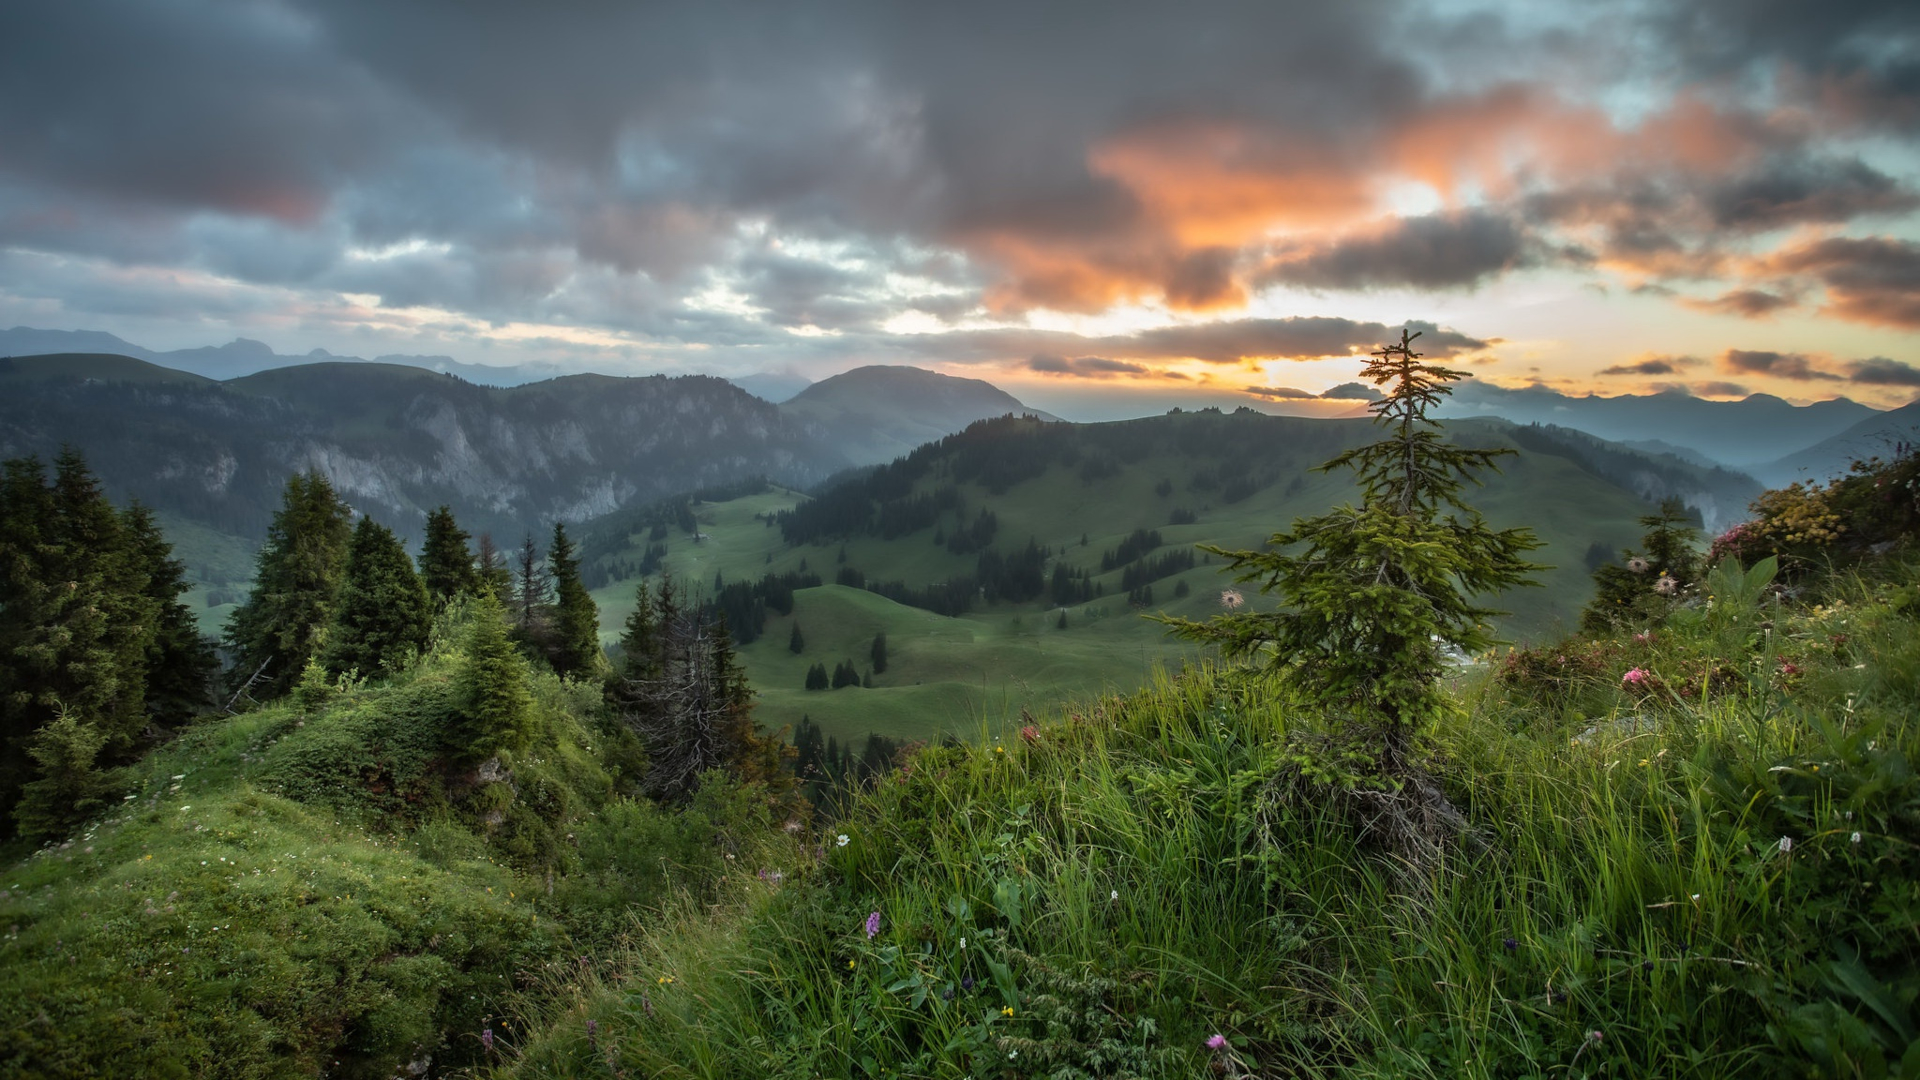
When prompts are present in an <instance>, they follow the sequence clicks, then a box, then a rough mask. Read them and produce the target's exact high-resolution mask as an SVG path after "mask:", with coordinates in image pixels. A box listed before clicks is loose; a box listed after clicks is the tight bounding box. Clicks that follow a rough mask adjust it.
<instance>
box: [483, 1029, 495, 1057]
mask: <svg viewBox="0 0 1920 1080" xmlns="http://www.w3.org/2000/svg"><path fill="white" fill-rule="evenodd" d="M480 1045H481V1046H483V1047H486V1050H487V1053H489V1054H491V1053H493V1029H492V1028H490V1027H483V1028H481V1029H480Z"/></svg>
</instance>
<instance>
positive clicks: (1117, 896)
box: [1107, 889, 1120, 900]
mask: <svg viewBox="0 0 1920 1080" xmlns="http://www.w3.org/2000/svg"><path fill="white" fill-rule="evenodd" d="M1107 899H1109V900H1118V899H1120V890H1119V889H1115V890H1113V891H1112V892H1110V893H1108V894H1107Z"/></svg>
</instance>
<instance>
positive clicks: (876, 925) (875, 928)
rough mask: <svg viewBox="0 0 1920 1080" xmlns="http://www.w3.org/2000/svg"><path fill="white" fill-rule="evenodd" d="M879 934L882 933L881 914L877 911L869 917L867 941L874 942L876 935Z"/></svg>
mask: <svg viewBox="0 0 1920 1080" xmlns="http://www.w3.org/2000/svg"><path fill="white" fill-rule="evenodd" d="M879 932H880V913H879V912H877V911H876V912H874V913H873V914H871V915H869V916H867V940H869V941H871V940H873V936H874V935H875V934H878V933H879Z"/></svg>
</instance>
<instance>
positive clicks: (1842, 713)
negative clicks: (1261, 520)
mask: <svg viewBox="0 0 1920 1080" xmlns="http://www.w3.org/2000/svg"><path fill="white" fill-rule="evenodd" d="M1917 617H1920V564H1916V562H1915V561H1914V560H1912V559H1908V560H1905V561H1900V562H1895V563H1892V564H1885V565H1880V566H1878V567H1876V568H1874V569H1872V570H1871V571H1870V572H1868V573H1866V574H1864V575H1851V576H1848V577H1845V578H1842V579H1830V580H1825V581H1817V582H1814V583H1812V584H1809V585H1807V586H1804V587H1803V589H1802V590H1801V591H1799V592H1797V593H1796V594H1788V595H1787V596H1783V595H1782V594H1780V593H1778V592H1776V591H1766V590H1762V589H1760V588H1759V587H1758V586H1757V584H1756V583H1755V581H1751V580H1744V579H1735V578H1731V577H1723V578H1722V579H1720V580H1719V583H1718V585H1717V587H1716V589H1715V596H1714V601H1713V604H1712V605H1711V606H1706V607H1702V608H1699V609H1696V610H1694V611H1692V612H1689V613H1683V615H1682V616H1676V617H1675V619H1674V620H1672V621H1671V623H1670V624H1669V625H1668V626H1666V627H1663V628H1662V629H1660V630H1657V631H1654V632H1652V633H1651V634H1646V635H1640V636H1627V637H1623V638H1622V639H1620V640H1596V641H1575V642H1571V643H1568V644H1565V645H1563V646H1557V647H1554V648H1552V649H1545V650H1539V651H1531V652H1522V653H1515V654H1511V655H1508V656H1505V657H1498V658H1488V661H1487V662H1485V663H1482V664H1481V665H1479V666H1477V667H1475V668H1472V669H1469V670H1467V671H1464V672H1463V673H1462V674H1461V676H1460V679H1459V681H1458V685H1457V687H1456V695H1457V697H1456V700H1457V703H1458V708H1457V710H1456V712H1455V713H1454V715H1453V716H1452V718H1451V719H1450V720H1448V721H1447V722H1446V723H1445V724H1443V725H1442V726H1441V727H1440V728H1439V729H1438V730H1436V731H1434V732H1433V733H1432V742H1431V751H1432V753H1431V759H1430V760H1431V762H1432V763H1433V765H1434V767H1435V768H1436V769H1437V771H1438V774H1439V776H1440V777H1441V779H1442V780H1443V781H1444V783H1445V784H1446V786H1447V789H1448V792H1449V794H1450V796H1451V798H1452V799H1453V801H1454V803H1455V804H1456V805H1457V806H1458V807H1459V809H1460V810H1461V811H1462V812H1463V813H1464V814H1465V816H1466V818H1467V821H1468V825H1469V831H1468V832H1467V834H1466V835H1465V836H1464V837H1463V838H1462V840H1461V841H1460V842H1459V843H1458V844H1457V845H1455V846H1454V847H1453V848H1452V849H1451V850H1450V851H1449V852H1448V853H1447V855H1446V857H1445V858H1444V859H1442V860H1440V861H1438V862H1436V863H1434V864H1432V865H1423V866H1410V865H1408V864H1405V863H1403V862H1399V861H1397V860H1394V859H1392V858H1390V857H1388V856H1387V855H1386V854H1385V853H1384V852H1383V851H1382V850H1381V849H1380V848H1379V847H1378V846H1377V845H1376V844H1375V842H1374V840H1373V839H1372V838H1371V837H1370V836H1369V835H1368V832H1367V829H1366V823H1365V821H1364V820H1362V819H1360V818H1358V817H1356V815H1355V814H1354V813H1353V810H1352V805H1353V804H1352V803H1351V801H1350V800H1346V799H1344V798H1343V797H1342V795H1341V790H1342V789H1341V788H1340V786H1339V785H1338V784H1337V783H1333V782H1330V780H1331V775H1330V774H1331V773H1333V772H1337V768H1336V767H1334V765H1333V763H1329V762H1325V761H1322V760H1320V759H1318V758H1317V757H1316V755H1315V752H1314V749H1315V747H1316V746H1318V745H1320V744H1319V743H1318V741H1317V738H1318V734H1319V732H1321V731H1322V730H1323V729H1322V721H1320V720H1319V719H1317V718H1315V717H1313V716H1309V715H1303V714H1302V713H1301V712H1300V711H1299V710H1297V709H1295V708H1294V707H1293V706H1292V705H1291V704H1290V702H1289V701H1288V699H1287V697H1286V695H1285V693H1284V692H1283V691H1282V690H1281V689H1280V688H1278V687H1276V686H1273V685H1271V684H1269V683H1268V682H1266V681H1264V680H1263V679H1261V678H1259V677H1255V676H1249V675H1245V674H1241V673H1230V672H1224V671H1218V670H1210V669H1209V670H1194V671H1189V672H1187V673H1184V674H1182V675H1180V676H1178V677H1174V678H1167V679H1162V680H1160V681H1159V682H1158V683H1157V684H1156V685H1155V686H1153V687H1151V688H1149V689H1146V690H1143V691H1142V692H1140V693H1138V694H1136V695H1133V696H1131V697H1128V698H1124V699H1121V698H1106V699H1103V700H1100V701H1098V702H1090V703H1087V704H1085V705H1082V706H1079V707H1076V708H1072V709H1069V710H1065V711H1063V712H1062V713H1059V714H1056V715H1054V716H1052V717H1051V718H1049V719H1048V720H1047V721H1046V722H1044V723H1041V724H1039V725H1037V726H1035V727H1034V728H1033V729H1032V730H1027V731H1023V732H1021V733H1018V734H1008V735H1007V736H1005V737H1002V738H1001V739H998V740H995V741H992V742H990V743H989V744H987V745H979V746H964V745H963V746H951V747H944V748H937V749H930V750H926V751H923V752H921V753H920V754H919V755H917V756H916V757H914V758H912V759H911V761H910V763H909V765H908V767H906V768H904V769H903V770H902V771H901V772H900V773H899V774H898V775H897V776H896V777H895V778H893V779H891V780H889V781H887V782H886V783H884V784H883V785H882V786H881V788H880V789H879V790H878V791H876V792H875V793H873V794H872V795H871V796H870V797H869V798H867V799H865V800H862V801H861V802H860V803H859V804H858V805H857V806H856V807H855V808H854V810H853V813H852V816H851V818H850V820H847V821H845V822H844V823H841V824H839V825H837V826H836V827H835V829H834V830H833V832H831V833H830V834H829V835H827V836H825V837H824V838H823V842H822V843H821V844H820V846H819V847H818V848H817V849H815V851H814V852H813V854H812V858H811V859H810V860H809V861H808V862H807V863H806V864H804V865H802V866H799V867H793V866H779V867H762V868H761V869H763V870H767V871H768V873H767V874H766V875H764V876H762V877H760V878H749V879H745V885H744V887H742V888H740V889H738V890H737V891H735V892H734V894H733V895H732V902H731V904H729V905H727V906H726V907H725V908H724V910H721V911H719V912H718V913H710V912H702V911H695V910H692V909H689V910H688V911H687V913H686V914H685V915H684V917H683V918H682V919H681V920H679V921H678V922H677V923H674V922H669V923H666V924H663V925H661V926H658V927H656V928H654V929H653V930H651V931H650V932H649V933H647V934H646V935H644V937H643V938H642V939H641V940H640V941H639V942H638V943H637V944H636V945H635V947H633V948H631V949H629V950H627V951H625V952H624V953H623V954H622V956H621V958H620V959H619V961H618V962H617V964H616V965H615V966H616V969H617V970H616V973H615V974H614V975H613V976H612V977H607V976H606V975H604V974H601V973H587V974H581V973H577V972H574V971H571V970H565V971H560V970H556V971H554V972H553V973H551V974H550V975H549V977H548V978H547V979H546V980H544V981H543V982H542V983H541V989H540V997H539V1000H540V1001H541V1002H544V1004H542V1005H540V1006H539V1009H538V1012H539V1016H540V1021H539V1022H538V1023H537V1024H536V1025H535V1026H536V1031H535V1032H534V1033H533V1034H532V1035H531V1037H529V1038H528V1039H527V1040H526V1041H525V1042H524V1043H520V1044H517V1045H516V1046H515V1047H514V1051H513V1057H512V1059H511V1060H510V1061H507V1062H503V1063H502V1064H501V1066H500V1067H499V1068H498V1069H497V1070H496V1073H495V1074H496V1075H500V1076H513V1077H536V1076H539V1077H545V1076H657V1077H735V1076H764V1077H789V1076H791V1077H810V1076H938V1077H963V1076H978V1077H1024V1076H1050V1077H1051V1076H1065V1077H1073V1076H1141V1077H1146V1076H1194V1075H1206V1074H1208V1073H1212V1074H1214V1075H1257V1076H1379V1077H1386V1076H1395V1077H1398V1076H1431V1077H1534V1076H1558V1075H1566V1076H1598V1075H1606V1076H1630V1077H1664V1076H1688V1077H1696V1076H1699V1077H1707V1076H1714V1077H1718V1076H1726V1077H1732V1076H1756V1075H1796V1076H1804V1075H1819V1076H1911V1075H1916V1074H1920V1042H1916V1031H1917V1030H1920V1009H1916V999H1917V998H1920V850H1916V847H1915V840H1916V837H1920V779H1917V778H1916V773H1915V765H1916V763H1917V762H1920V727H1916V724H1915V720H1914V718H1915V717H1916V716H1920V626H1917V625H1916V618H1917ZM1636 671H1637V672H1639V673H1640V676H1639V677H1638V678H1627V675H1628V673H1629V672H1636ZM776 870H777V871H779V873H778V874H777V875H776V874H774V873H773V871H776ZM529 1000H530V1001H531V1000H532V999H529Z"/></svg>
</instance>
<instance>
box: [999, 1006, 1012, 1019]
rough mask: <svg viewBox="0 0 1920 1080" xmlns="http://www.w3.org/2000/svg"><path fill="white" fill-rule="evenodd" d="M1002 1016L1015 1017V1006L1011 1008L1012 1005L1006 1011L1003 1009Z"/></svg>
mask: <svg viewBox="0 0 1920 1080" xmlns="http://www.w3.org/2000/svg"><path fill="white" fill-rule="evenodd" d="M1000 1015H1001V1016H1012V1015H1013V1006H1011V1005H1009V1006H1007V1007H1006V1008H1004V1009H1001V1010H1000Z"/></svg>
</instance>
